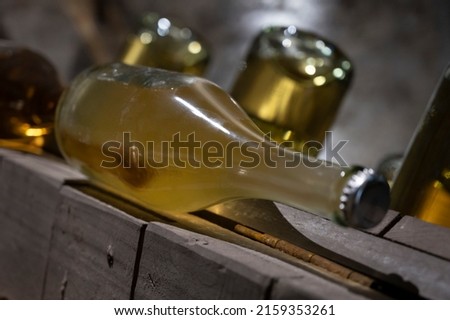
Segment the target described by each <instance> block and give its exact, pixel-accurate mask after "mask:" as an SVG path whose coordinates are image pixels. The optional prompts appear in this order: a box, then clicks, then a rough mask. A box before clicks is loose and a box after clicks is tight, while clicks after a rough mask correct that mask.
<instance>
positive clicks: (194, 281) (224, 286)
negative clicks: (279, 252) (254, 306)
mask: <svg viewBox="0 0 450 320" xmlns="http://www.w3.org/2000/svg"><path fill="white" fill-rule="evenodd" d="M291 280H292V281H293V282H294V283H295V285H294V286H291V287H290V288H287V287H285V288H284V289H288V290H278V289H279V288H281V287H282V286H281V285H279V283H284V282H290V281H291ZM293 287H295V290H294V289H293ZM281 297H283V298H291V299H294V298H296V299H303V298H334V299H358V298H361V297H362V296H361V295H359V294H356V293H352V292H351V291H350V290H349V289H348V288H346V287H343V286H340V285H338V284H336V283H333V282H330V281H328V280H325V279H324V278H321V277H319V276H318V275H314V274H312V273H309V272H307V271H305V270H303V269H301V268H296V267H294V266H292V265H289V264H287V263H285V262H282V261H280V260H277V259H275V258H272V257H269V256H267V255H264V254H261V253H258V252H256V251H253V250H250V249H246V248H243V247H240V246H237V245H234V244H230V243H227V242H224V241H221V240H217V239H214V238H211V237H207V236H203V235H199V234H197V233H193V232H190V231H186V230H183V229H180V228H176V227H173V226H169V225H165V224H160V223H150V224H149V225H148V227H147V230H146V232H145V239H144V244H143V251H142V257H141V264H140V269H139V277H138V281H137V285H136V298H137V299H264V298H281Z"/></svg>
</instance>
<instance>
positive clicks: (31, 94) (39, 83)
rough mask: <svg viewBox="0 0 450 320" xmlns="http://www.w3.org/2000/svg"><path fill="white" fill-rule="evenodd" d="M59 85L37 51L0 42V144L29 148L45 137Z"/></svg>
mask: <svg viewBox="0 0 450 320" xmlns="http://www.w3.org/2000/svg"><path fill="white" fill-rule="evenodd" d="M61 92H62V86H61V83H60V81H59V78H58V74H57V72H56V70H55V68H54V67H53V65H52V64H51V63H50V62H49V61H48V60H47V59H45V58H44V57H42V56H41V55H40V54H38V53H36V52H34V51H32V50H29V49H27V48H24V47H20V46H17V45H16V44H14V43H13V42H10V41H1V42H0V147H8V148H13V149H20V150H26V151H32V150H34V148H40V147H42V146H43V145H44V144H45V143H47V142H48V141H49V140H51V139H50V138H51V134H52V130H53V122H54V115H55V110H56V105H57V103H58V98H59V97H60V94H61Z"/></svg>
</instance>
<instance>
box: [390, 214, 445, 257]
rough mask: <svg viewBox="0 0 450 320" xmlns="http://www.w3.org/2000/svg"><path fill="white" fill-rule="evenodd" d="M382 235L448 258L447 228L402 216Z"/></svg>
mask: <svg viewBox="0 0 450 320" xmlns="http://www.w3.org/2000/svg"><path fill="white" fill-rule="evenodd" d="M449 210H450V208H449ZM384 237H385V238H387V239H391V240H394V241H396V242H399V243H403V244H405V245H407V246H410V247H413V248H417V249H420V250H423V251H424V252H427V253H430V254H434V255H436V256H440V257H442V258H444V259H447V260H450V229H449V228H445V227H441V226H437V225H433V224H430V223H426V222H424V221H422V220H419V219H415V218H413V217H409V216H404V217H402V219H401V220H400V221H399V222H398V223H396V224H395V226H394V227H393V228H391V229H390V230H389V231H388V232H387V233H386V234H385V236H384Z"/></svg>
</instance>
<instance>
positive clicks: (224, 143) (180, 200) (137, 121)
mask: <svg viewBox="0 0 450 320" xmlns="http://www.w3.org/2000/svg"><path fill="white" fill-rule="evenodd" d="M56 135H57V139H58V144H59V146H60V149H61V151H62V153H63V155H64V156H65V158H66V159H67V161H68V162H69V163H70V164H71V165H73V166H74V167H76V168H78V169H80V170H81V171H82V172H84V173H85V174H86V175H87V176H88V177H90V178H91V181H92V182H93V183H94V184H97V185H99V186H101V187H103V188H105V189H108V190H110V191H111V192H113V193H117V194H120V195H121V196H123V197H126V198H128V199H130V200H132V201H134V202H137V203H140V204H142V205H144V206H146V207H149V208H151V209H153V210H157V211H166V212H175V213H178V212H180V213H182V212H189V211H195V210H199V209H202V208H206V207H209V206H211V205H214V204H216V203H219V202H223V201H226V200H231V199H239V198H263V199H269V200H274V201H278V202H282V203H286V204H289V205H292V206H295V207H298V208H302V209H306V210H309V211H311V212H314V213H317V214H321V215H323V216H325V217H328V218H331V219H334V220H338V221H341V222H344V223H347V224H350V225H353V226H358V227H370V226H373V225H375V224H377V223H378V222H379V221H380V220H381V219H382V218H383V216H384V214H385V212H386V209H387V207H388V206H389V204H388V203H389V186H388V185H387V183H386V181H385V180H384V179H382V178H380V177H379V176H377V175H375V174H374V173H373V171H372V170H371V169H366V168H360V167H340V166H338V165H336V164H332V163H328V162H324V161H320V160H316V159H313V158H307V157H305V156H303V155H302V154H301V153H300V152H294V151H293V150H291V149H287V148H280V147H279V146H278V145H276V144H274V143H273V142H271V141H267V140H266V139H265V138H264V134H263V132H261V131H260V130H259V129H258V128H257V127H256V126H255V124H254V123H253V122H252V121H251V119H250V118H249V117H248V116H247V115H246V113H245V112H244V111H243V110H242V109H241V108H240V107H239V106H238V105H237V104H236V102H235V101H234V100H233V99H232V98H231V97H230V96H229V95H228V94H227V93H226V92H224V91H223V90H222V89H221V88H219V87H218V86H216V85H215V84H213V83H211V82H209V81H207V80H205V79H202V78H198V77H195V76H192V75H186V74H182V73H175V72H170V71H166V70H162V69H152V68H146V67H137V66H129V65H125V64H120V63H116V64H111V65H106V66H102V67H97V68H92V69H89V70H87V71H85V72H83V73H82V74H80V75H79V76H78V77H77V78H76V79H75V80H74V82H73V83H72V85H71V86H70V88H69V89H68V90H67V91H66V92H65V94H64V95H63V97H62V98H61V100H60V103H59V105H58V111H57V117H56Z"/></svg>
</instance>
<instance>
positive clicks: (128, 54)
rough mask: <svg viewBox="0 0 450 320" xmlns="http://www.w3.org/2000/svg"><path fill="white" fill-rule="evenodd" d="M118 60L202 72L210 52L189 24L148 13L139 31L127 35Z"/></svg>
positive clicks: (193, 72)
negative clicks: (128, 37)
mask: <svg viewBox="0 0 450 320" xmlns="http://www.w3.org/2000/svg"><path fill="white" fill-rule="evenodd" d="M120 61H122V62H124V63H126V64H130V65H144V66H148V67H155V68H162V69H167V70H172V71H178V72H184V73H190V74H194V75H202V74H203V73H204V71H205V68H206V67H207V64H208V61H209V53H208V50H207V48H206V45H205V44H204V41H202V40H201V39H200V38H199V37H198V35H196V34H195V32H194V31H192V29H190V28H189V27H186V26H182V25H181V24H180V23H177V22H174V20H173V19H168V18H166V17H161V16H159V15H157V14H155V13H148V14H146V15H145V16H144V17H143V19H142V25H141V28H140V30H139V31H138V32H137V33H136V34H134V35H132V36H130V39H129V40H128V44H127V46H126V47H125V49H124V52H123V54H122V56H121V58H120Z"/></svg>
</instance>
